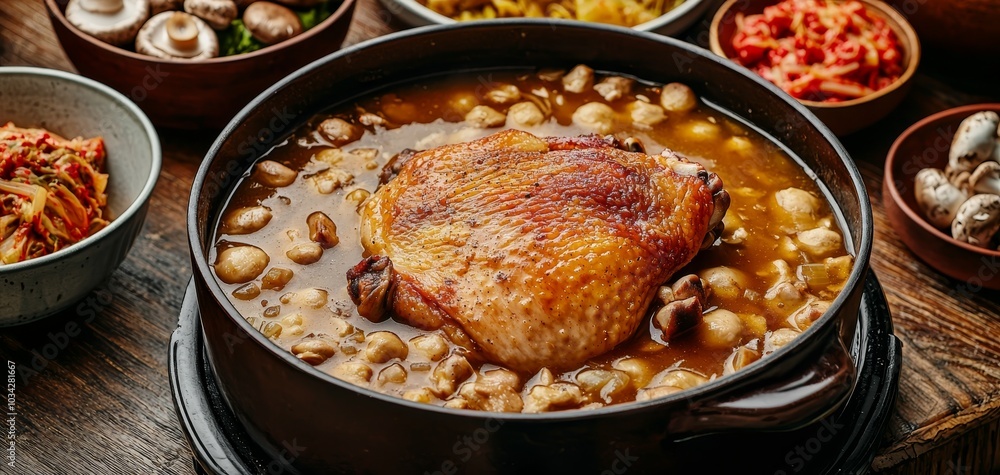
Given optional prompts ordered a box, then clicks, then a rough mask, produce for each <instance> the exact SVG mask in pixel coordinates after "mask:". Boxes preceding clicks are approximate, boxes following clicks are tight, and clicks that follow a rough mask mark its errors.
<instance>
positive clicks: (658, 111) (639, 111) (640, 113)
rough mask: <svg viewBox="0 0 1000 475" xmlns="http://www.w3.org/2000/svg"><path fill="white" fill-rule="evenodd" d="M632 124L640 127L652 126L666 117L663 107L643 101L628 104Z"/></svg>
mask: <svg viewBox="0 0 1000 475" xmlns="http://www.w3.org/2000/svg"><path fill="white" fill-rule="evenodd" d="M628 110H629V115H630V116H631V117H632V124H633V125H639V126H641V127H652V126H654V125H656V124H659V123H660V122H663V121H664V120H666V119H667V115H666V114H665V113H664V112H663V108H662V107H660V106H658V105H655V104H650V103H648V102H643V101H635V102H633V103H631V104H629V106H628Z"/></svg>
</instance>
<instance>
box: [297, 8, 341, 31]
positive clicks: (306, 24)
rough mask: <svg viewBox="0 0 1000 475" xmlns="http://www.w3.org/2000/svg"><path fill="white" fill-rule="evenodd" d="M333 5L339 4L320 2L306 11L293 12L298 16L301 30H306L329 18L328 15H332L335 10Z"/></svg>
mask: <svg viewBox="0 0 1000 475" xmlns="http://www.w3.org/2000/svg"><path fill="white" fill-rule="evenodd" d="M335 3H336V4H338V5H339V3H340V2H334V1H326V2H321V3H318V4H317V5H316V6H314V7H312V8H310V9H308V10H302V11H297V12H295V14H296V15H298V16H299V21H300V22H302V30H303V31H305V30H308V29H310V28H312V27H314V26H316V25H318V24H320V23H323V20H326V19H327V18H330V15H332V14H333V10H334V9H335V8H334V4H335Z"/></svg>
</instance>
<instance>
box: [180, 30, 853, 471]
mask: <svg viewBox="0 0 1000 475" xmlns="http://www.w3.org/2000/svg"><path fill="white" fill-rule="evenodd" d="M577 63H586V64H588V65H590V66H592V67H594V68H595V69H599V70H607V71H615V72H621V73H627V74H631V75H634V76H636V77H639V78H642V79H646V80H650V81H657V82H670V81H681V82H684V83H686V84H688V85H689V86H691V87H692V88H693V89H694V90H695V91H696V92H697V93H698V94H699V95H700V96H701V97H704V98H706V99H707V100H709V101H710V102H712V103H714V104H716V105H718V106H720V107H722V108H723V109H726V110H728V111H731V112H732V113H735V114H736V115H738V116H741V117H742V118H744V119H746V120H747V121H748V122H750V123H752V124H755V125H756V126H757V127H759V128H760V129H761V130H762V131H763V132H765V133H767V134H770V135H772V136H773V137H774V138H775V139H776V140H778V141H779V142H781V143H783V144H784V145H785V146H787V147H788V148H789V150H790V151H791V152H792V154H793V155H796V156H798V157H801V158H802V160H803V161H804V163H805V165H806V166H807V167H808V168H809V169H811V170H812V171H813V172H815V174H816V175H817V177H818V179H819V181H821V182H822V183H823V184H824V185H825V187H826V189H827V190H828V191H829V193H830V196H829V197H830V199H831V200H832V202H833V205H834V207H835V208H838V209H839V210H840V212H841V214H842V218H843V222H842V227H843V228H844V229H843V231H844V232H845V235H846V236H847V237H848V239H847V241H848V242H849V243H850V247H851V251H852V252H853V253H854V254H855V257H856V263H855V269H854V270H853V272H852V274H851V277H850V278H849V280H848V282H847V285H846V287H845V290H844V292H843V293H842V294H841V295H840V296H839V297H838V298H837V299H836V300H835V301H834V303H833V305H832V306H831V309H830V311H829V312H828V313H827V314H826V315H825V316H824V317H823V318H822V319H821V320H819V321H818V322H817V323H816V324H814V325H813V326H812V327H811V328H810V329H809V330H807V331H806V332H805V333H804V334H803V335H802V336H801V337H800V338H798V339H797V340H796V341H795V342H793V343H792V344H790V345H788V346H786V347H784V348H782V349H781V350H779V351H778V352H776V353H774V354H773V355H771V356H769V357H768V359H767V360H765V361H764V362H762V363H760V364H755V365H752V366H750V367H748V368H746V369H744V370H742V371H741V372H739V373H737V374H735V375H733V376H729V377H726V378H721V379H719V380H717V381H715V382H713V383H710V384H706V385H704V386H701V387H698V388H695V389H693V390H689V391H685V392H682V393H680V394H677V395H675V396H671V397H668V398H663V399H658V400H654V401H647V402H643V403H630V404H624V405H617V406H611V407H607V408H603V409H598V410H595V411H589V412H579V411H571V412H564V413H552V414H543V415H532V414H491V413H482V412H473V411H458V410H448V409H443V408H437V407H428V406H423V405H418V404H415V403H410V402H408V401H404V400H400V399H396V398H393V397H390V396H385V395H381V394H377V393H374V392H372V391H368V390H361V389H358V388H356V387H354V386H351V385H350V384H347V383H343V382H341V381H339V380H336V379H334V378H332V377H330V376H328V375H326V374H324V373H321V372H319V371H316V370H314V369H312V368H311V367H309V366H308V365H307V364H305V363H303V362H301V361H298V360H297V359H296V358H294V357H293V356H292V355H290V354H288V353H286V352H284V351H283V350H281V349H280V348H278V347H277V346H275V345H273V344H272V343H270V342H269V341H268V340H267V339H265V338H264V337H263V336H262V335H260V334H259V333H258V332H257V331H256V330H253V329H252V327H250V326H249V324H247V323H246V321H244V320H243V319H242V318H240V317H239V315H238V314H237V313H236V311H235V309H234V308H233V307H232V306H231V305H230V304H229V302H228V300H227V297H226V295H225V294H224V293H223V292H222V290H221V289H220V287H219V286H218V285H217V283H216V281H215V278H214V276H213V275H212V274H211V272H212V271H211V267H210V266H209V263H208V262H206V257H205V256H206V250H207V249H208V247H209V246H210V245H211V243H212V233H213V230H214V223H215V222H216V220H217V213H218V212H219V211H221V210H222V207H223V205H224V204H225V201H226V199H227V198H228V196H229V194H230V192H231V190H232V188H233V187H234V186H235V184H236V182H237V181H238V180H239V178H240V177H241V176H242V174H243V173H244V171H245V170H247V169H248V168H249V167H250V166H251V165H252V164H253V163H254V162H255V161H256V160H257V159H258V158H259V157H260V156H261V154H262V153H264V152H266V151H267V150H268V149H269V148H270V147H271V145H272V144H275V143H279V142H280V141H281V140H282V139H283V137H284V136H285V135H287V134H289V133H290V132H292V131H293V130H294V129H295V128H296V127H297V126H299V125H300V124H302V123H303V122H304V121H305V120H306V119H308V118H309V117H310V116H312V115H313V114H315V113H317V112H319V111H320V110H322V109H325V108H327V107H331V106H335V105H337V104H340V103H343V102H346V101H349V100H351V99H352V98H354V97H356V96H358V95H362V94H366V93H370V92H372V91H374V90H376V89H381V88H383V87H387V86H390V85H392V84H397V83H401V82H409V81H413V80H414V79H417V78H420V77H424V76H430V75H438V74H447V73H451V72H457V71H468V70H488V69H510V68H524V67H555V66H561V67H567V66H572V65H574V64H577ZM188 220H189V222H188V225H189V231H188V232H189V239H190V244H191V248H192V255H193V263H194V267H195V280H196V285H197V290H198V297H199V302H200V308H201V312H202V325H203V330H204V333H205V336H206V346H207V350H208V356H209V361H210V364H211V366H212V368H213V369H214V372H215V375H216V379H217V381H218V383H219V386H220V388H221V389H222V393H223V397H224V399H225V400H226V402H227V403H228V405H229V406H230V407H231V409H232V410H233V412H234V414H235V415H236V418H237V419H238V420H239V421H240V422H241V423H242V424H243V425H244V426H246V429H247V431H248V432H249V433H250V434H251V436H252V437H253V438H254V439H255V441H256V442H258V443H260V444H261V445H262V446H264V448H265V449H266V450H268V451H269V452H270V453H271V454H272V455H273V456H274V457H275V460H284V461H286V462H287V463H282V464H280V467H281V468H282V471H283V472H284V473H294V472H300V473H325V472H330V471H347V472H360V471H365V472H374V473H414V472H418V473H424V472H427V473H436V472H440V473H453V472H452V470H457V469H461V470H462V471H464V472H470V473H480V472H497V471H503V472H511V473H518V472H537V471H542V470H546V471H551V470H556V471H558V472H565V471H568V470H574V469H579V470H586V471H591V472H592V471H595V469H596V471H597V472H600V471H601V470H603V468H602V467H606V468H609V469H611V468H612V464H613V463H614V462H615V460H620V459H621V457H622V454H623V453H628V454H630V455H631V456H638V457H639V459H640V461H637V462H635V463H636V464H638V465H641V466H644V467H645V468H644V469H643V470H644V471H648V470H652V469H656V470H658V471H663V470H669V469H671V468H673V469H685V468H691V467H694V466H697V467H701V469H705V467H706V465H705V463H709V465H711V464H712V463H725V461H724V460H721V459H722V458H724V457H718V455H720V454H721V453H716V454H712V453H711V452H712V446H713V444H712V443H710V442H705V441H711V438H710V437H708V438H706V437H699V438H694V439H691V438H690V437H691V436H693V435H704V434H710V433H718V432H727V433H732V432H735V431H741V430H770V429H791V428H796V427H801V426H803V425H805V424H807V423H810V422H813V421H815V420H817V419H818V418H820V417H823V416H825V415H826V414H829V413H830V412H832V411H833V410H835V409H836V408H837V406H838V405H839V404H840V403H841V402H842V401H843V400H844V398H845V397H846V396H847V395H848V394H849V393H850V391H851V388H852V387H853V382H854V365H853V362H852V361H851V360H850V358H849V357H848V356H847V353H846V352H845V351H844V349H843V344H842V343H841V335H853V331H854V325H855V323H856V320H857V315H858V308H859V305H860V298H861V293H862V291H863V282H864V277H865V275H866V274H867V269H868V259H869V254H870V251H871V239H872V217H871V208H870V206H869V203H868V198H867V194H866V192H865V190H864V186H863V184H862V182H861V178H860V175H859V173H858V171H857V169H856V167H855V166H854V164H853V162H852V161H851V160H850V157H849V156H848V155H847V153H846V151H845V150H844V149H843V147H842V146H841V145H840V144H839V142H838V141H837V140H836V138H834V136H833V134H832V133H831V132H830V131H829V130H828V129H826V127H824V126H823V125H822V124H821V123H820V122H819V121H818V120H817V119H816V118H815V117H814V116H812V115H811V114H810V113H808V112H807V111H806V110H805V109H804V108H803V107H802V106H800V105H799V104H797V103H795V102H794V101H793V100H791V99H787V98H786V97H785V96H783V95H780V93H779V92H778V90H777V89H776V88H774V87H773V86H771V85H770V84H767V83H765V82H764V81H763V80H761V79H759V78H757V77H756V76H753V75H752V74H750V73H748V72H746V71H745V70H742V69H737V67H735V66H732V65H731V64H730V63H728V62H727V61H726V60H723V59H721V58H718V57H716V56H714V55H713V54H712V53H710V52H708V51H705V50H702V49H700V48H697V47H694V46H691V45H688V44H685V43H682V42H679V41H676V40H673V39H670V38H665V37H660V36H656V35H652V34H644V33H638V32H635V31H631V30H627V29H621V28H615V27H606V26H594V25H581V24H574V23H563V22H553V21H528V20H513V21H492V22H489V23H487V24H479V25H476V24H459V25H454V26H446V27H434V28H424V29H417V30H410V31H407V32H403V33H400V34H396V35H391V36H388V37H383V38H380V39H377V40H373V41H370V42H367V43H364V44H362V45H358V46H357V47H354V48H350V49H347V50H344V51H341V52H338V53H336V54H333V55H331V56H328V57H327V58H325V59H322V60H320V61H318V62H316V63H313V64H312V65H310V66H307V67H306V68H304V69H302V70H300V71H299V72H297V73H295V74H293V75H292V76H291V77H289V78H287V79H286V80H284V81H282V82H281V83H279V84H277V85H276V86H274V87H272V88H271V89H270V90H268V91H267V92H265V93H263V94H262V95H261V96H259V97H258V98H257V99H256V100H255V101H254V102H252V103H251V104H250V105H249V106H248V107H247V108H246V109H244V110H243V111H242V112H241V113H240V114H239V115H238V116H237V117H236V119H234V121H233V122H232V123H230V125H229V126H228V127H227V128H226V129H225V131H224V132H223V134H222V135H221V137H220V138H219V139H218V141H217V142H216V143H215V144H214V146H213V147H212V149H211V150H210V151H209V154H208V156H207V157H206V160H205V163H204V164H203V165H202V168H201V170H200V171H199V174H198V177H197V178H196V181H195V183H194V187H193V192H192V197H191V203H190V207H189V217H188ZM813 383H814V384H813ZM810 388H811V389H810ZM699 441H701V442H699ZM692 451H693V452H692ZM699 453H704V455H697V454H699ZM696 455H697V456H696ZM706 455H708V456H709V457H708V458H706ZM713 460H714V462H713ZM621 464H622V462H619V463H618V465H617V466H618V467H621ZM612 473H614V471H612Z"/></svg>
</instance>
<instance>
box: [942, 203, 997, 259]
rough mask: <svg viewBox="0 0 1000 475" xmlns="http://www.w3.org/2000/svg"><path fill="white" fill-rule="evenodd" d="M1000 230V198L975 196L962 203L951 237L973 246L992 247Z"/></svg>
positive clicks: (952, 226)
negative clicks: (991, 244)
mask: <svg viewBox="0 0 1000 475" xmlns="http://www.w3.org/2000/svg"><path fill="white" fill-rule="evenodd" d="M998 230H1000V196H997V195H985V194H984V195H975V196H973V197H972V198H969V199H968V201H966V202H965V203H962V206H961V207H960V208H958V213H957V214H956V215H955V222H954V223H952V225H951V235H952V236H953V237H954V238H955V239H958V240H959V241H962V242H967V243H969V244H972V245H973V246H979V247H990V243H991V241H992V240H993V236H994V235H995V234H996V233H997V231H998Z"/></svg>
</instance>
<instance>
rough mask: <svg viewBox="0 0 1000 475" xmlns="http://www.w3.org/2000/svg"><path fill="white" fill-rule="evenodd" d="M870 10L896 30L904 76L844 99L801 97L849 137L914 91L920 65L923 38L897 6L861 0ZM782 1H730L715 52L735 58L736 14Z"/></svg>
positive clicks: (715, 30)
mask: <svg viewBox="0 0 1000 475" xmlns="http://www.w3.org/2000/svg"><path fill="white" fill-rule="evenodd" d="M859 1H861V3H863V4H865V6H866V7H868V8H869V9H870V10H873V11H875V12H876V13H877V14H878V15H879V16H881V17H882V18H884V19H885V20H886V22H887V23H888V24H889V27H890V28H892V29H893V30H894V31H895V32H896V36H897V37H898V38H899V44H900V46H901V47H902V49H903V64H905V65H906V68H905V69H904V71H903V75H902V76H900V77H899V79H897V80H896V82H894V83H892V84H890V85H889V86H888V87H886V88H883V89H881V90H878V91H876V92H875V93H873V94H869V95H867V96H865V97H860V98H857V99H853V100H850V101H844V102H818V101H804V100H800V101H799V102H801V103H802V104H804V105H805V106H806V107H808V108H809V110H810V111H812V113H813V114H816V116H817V117H819V118H820V120H822V121H823V122H824V123H826V125H827V126H828V127H830V129H831V130H833V132H834V133H835V134H837V135H839V136H845V135H848V134H851V133H853V132H857V131H858V130H861V129H863V128H865V127H868V126H869V125H872V124H874V123H876V122H878V121H879V120H881V119H882V118H883V117H885V116H886V115H888V114H889V113H890V112H892V110H893V109H895V108H896V106H898V105H899V103H900V102H901V101H902V100H903V97H905V96H906V93H907V92H909V90H910V82H911V79H913V75H914V74H915V73H916V71H917V65H918V64H920V40H919V39H918V38H917V33H916V31H914V29H913V27H912V26H910V24H909V22H907V21H906V18H904V17H903V16H902V15H900V14H899V12H897V11H896V10H895V9H893V8H892V7H890V6H889V5H887V4H886V3H884V2H880V1H878V0H859ZM776 3H778V0H729V1H727V2H726V3H724V4H723V5H722V7H720V8H719V11H718V12H716V14H715V18H713V19H712V26H711V28H710V30H709V44H710V45H711V49H712V52H714V53H715V54H717V55H719V56H722V57H725V58H730V59H732V58H734V57H736V53H735V52H734V51H733V47H732V39H733V35H735V34H736V14H737V13H743V14H744V15H752V14H757V13H761V12H762V11H764V7H767V6H770V5H774V4H776Z"/></svg>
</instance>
